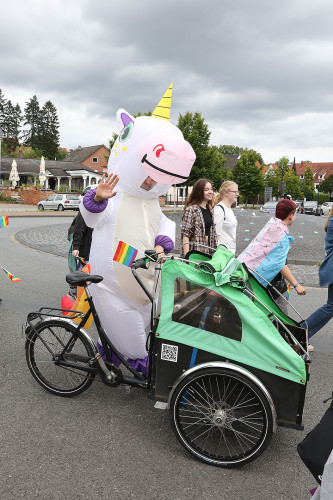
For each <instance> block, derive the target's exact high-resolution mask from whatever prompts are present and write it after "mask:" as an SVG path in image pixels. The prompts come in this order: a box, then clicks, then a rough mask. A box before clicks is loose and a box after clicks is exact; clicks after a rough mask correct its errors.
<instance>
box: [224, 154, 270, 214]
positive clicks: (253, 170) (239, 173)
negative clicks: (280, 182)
mask: <svg viewBox="0 0 333 500" xmlns="http://www.w3.org/2000/svg"><path fill="white" fill-rule="evenodd" d="M259 157H260V158H261V155H260V154H259V153H257V152H256V151H254V150H253V149H250V150H248V151H244V153H243V154H242V155H241V157H240V159H239V160H238V162H237V163H236V165H235V166H234V168H233V169H232V177H233V180H234V181H235V182H236V183H237V184H238V188H239V192H240V193H241V195H242V196H243V198H244V200H245V204H246V205H247V203H248V200H249V199H251V198H254V197H255V196H257V195H258V194H259V195H260V194H262V193H263V191H264V187H265V182H264V176H263V173H262V169H263V167H262V166H261V165H260V162H259Z"/></svg>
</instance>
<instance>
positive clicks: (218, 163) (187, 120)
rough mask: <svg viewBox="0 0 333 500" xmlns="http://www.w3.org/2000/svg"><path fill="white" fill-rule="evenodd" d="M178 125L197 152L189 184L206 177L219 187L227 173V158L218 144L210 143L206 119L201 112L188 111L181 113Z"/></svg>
mask: <svg viewBox="0 0 333 500" xmlns="http://www.w3.org/2000/svg"><path fill="white" fill-rule="evenodd" d="M178 127H179V128H180V130H181V131H182V132H183V135H184V138H185V140H186V141H188V142H189V143H190V144H191V146H192V148H193V149H194V152H195V154H196V160H195V162H194V165H193V167H192V170H191V174H190V176H189V178H188V181H187V184H188V185H189V186H192V185H193V184H194V183H195V181H196V180H198V179H200V178H202V177H206V178H208V179H210V180H211V181H212V182H213V184H214V185H215V187H216V188H217V189H218V188H219V186H220V184H221V181H222V180H223V179H224V178H225V176H226V175H227V171H225V170H223V166H224V164H225V159H224V157H223V156H222V155H221V153H220V151H219V148H218V147H217V146H210V145H209V139H210V131H209V129H208V125H207V123H205V119H204V118H203V116H202V115H201V114H200V113H190V112H189V111H188V112H187V113H185V115H181V114H180V115H179V119H178Z"/></svg>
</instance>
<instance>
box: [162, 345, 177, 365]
mask: <svg viewBox="0 0 333 500" xmlns="http://www.w3.org/2000/svg"><path fill="white" fill-rule="evenodd" d="M161 359H163V360H164V361H173V362H174V363H177V359H178V346H176V345H169V344H162V351H161Z"/></svg>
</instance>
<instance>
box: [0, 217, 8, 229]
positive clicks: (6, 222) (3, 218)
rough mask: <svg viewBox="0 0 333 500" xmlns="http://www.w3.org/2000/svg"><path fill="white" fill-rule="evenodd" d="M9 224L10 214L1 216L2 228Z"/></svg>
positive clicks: (0, 226) (0, 224) (0, 223)
mask: <svg viewBox="0 0 333 500" xmlns="http://www.w3.org/2000/svg"><path fill="white" fill-rule="evenodd" d="M6 226H8V215H2V216H1V217H0V229H2V228H3V227H6Z"/></svg>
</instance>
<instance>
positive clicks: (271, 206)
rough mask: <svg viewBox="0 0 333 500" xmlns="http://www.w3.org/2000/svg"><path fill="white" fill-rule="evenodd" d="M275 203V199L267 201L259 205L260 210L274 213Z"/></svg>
mask: <svg viewBox="0 0 333 500" xmlns="http://www.w3.org/2000/svg"><path fill="white" fill-rule="evenodd" d="M277 204H278V202H277V201H267V202H266V203H265V204H264V205H263V206H262V207H260V210H261V211H262V212H274V213H275V208H276V205H277Z"/></svg>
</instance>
